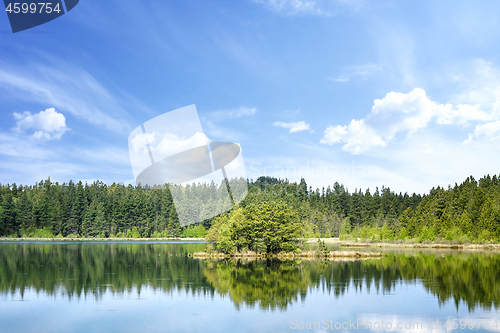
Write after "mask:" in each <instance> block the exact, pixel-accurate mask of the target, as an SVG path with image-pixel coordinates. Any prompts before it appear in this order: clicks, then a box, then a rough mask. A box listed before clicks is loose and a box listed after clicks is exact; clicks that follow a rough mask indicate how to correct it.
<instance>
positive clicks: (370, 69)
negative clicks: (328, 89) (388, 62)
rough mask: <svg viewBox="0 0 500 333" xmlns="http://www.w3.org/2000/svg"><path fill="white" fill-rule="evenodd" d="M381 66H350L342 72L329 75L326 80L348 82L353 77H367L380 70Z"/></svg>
mask: <svg viewBox="0 0 500 333" xmlns="http://www.w3.org/2000/svg"><path fill="white" fill-rule="evenodd" d="M382 68H383V66H382V65H381V64H372V63H368V64H363V65H358V66H352V67H350V68H347V69H345V70H344V71H343V73H342V74H341V75H339V76H337V77H329V78H328V80H331V81H334V82H348V81H350V80H351V79H353V78H356V77H358V78H360V79H362V80H366V79H368V78H369V77H370V76H372V75H374V74H375V73H377V72H380V71H382Z"/></svg>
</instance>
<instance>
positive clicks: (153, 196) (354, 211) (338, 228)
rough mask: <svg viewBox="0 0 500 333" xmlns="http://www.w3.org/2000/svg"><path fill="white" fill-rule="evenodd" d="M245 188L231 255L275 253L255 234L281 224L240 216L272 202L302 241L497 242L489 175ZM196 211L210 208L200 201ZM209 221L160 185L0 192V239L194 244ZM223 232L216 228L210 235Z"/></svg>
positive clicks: (42, 186) (233, 217)
mask: <svg viewBox="0 0 500 333" xmlns="http://www.w3.org/2000/svg"><path fill="white" fill-rule="evenodd" d="M215 186H217V185H216V184H210V185H189V186H187V187H185V188H184V189H181V190H182V191H183V195H185V196H186V198H187V197H189V196H193V195H201V196H203V195H205V196H206V193H212V192H214V191H215V192H217V190H216V188H215ZM212 187H214V188H212ZM248 187H249V188H248V196H247V197H246V198H245V200H243V202H241V203H240V205H241V207H240V208H242V209H243V211H241V212H238V208H235V209H233V210H232V211H231V212H228V213H227V216H226V218H227V221H226V223H229V225H230V228H236V229H237V232H235V234H236V235H237V236H234V237H233V236H231V237H233V238H234V239H233V238H231V237H230V241H232V242H234V244H235V247H236V250H238V249H244V248H248V249H249V248H255V247H256V246H257V245H258V246H263V244H264V243H268V245H269V247H270V249H271V248H272V249H273V250H272V251H275V250H274V248H275V247H276V246H275V245H273V244H275V243H276V241H275V239H276V237H278V238H279V236H276V235H275V234H276V232H275V231H271V233H269V232H268V231H266V232H264V231H263V229H262V228H263V226H265V227H266V228H269V230H275V229H276V228H277V226H278V225H279V222H277V221H275V220H272V219H271V220H269V221H268V220H265V219H262V218H261V217H258V218H257V217H255V218H254V217H252V216H251V214H249V213H248V212H249V211H251V210H252V209H253V210H254V211H255V212H257V210H256V209H255V208H252V207H256V206H259V205H261V204H269V205H271V206H276V205H278V204H279V203H284V204H286V205H287V206H288V207H291V208H292V209H293V211H294V212H295V213H296V216H297V220H298V222H300V225H301V227H300V232H301V234H300V237H321V238H323V237H340V238H341V239H352V238H362V239H369V240H373V241H384V240H393V239H416V240H418V241H432V240H440V239H441V240H443V239H444V240H446V241H449V242H460V243H463V242H483V243H484V242H494V241H498V240H500V179H499V178H498V177H497V176H493V177H490V176H485V177H483V178H481V179H480V180H479V181H476V180H475V179H474V178H473V177H469V178H467V179H466V180H465V181H464V182H463V183H462V184H460V185H457V184H455V186H454V187H449V188H448V189H444V188H441V187H438V188H433V189H431V190H430V192H429V193H428V194H426V195H424V196H420V195H417V194H412V195H408V194H406V193H405V194H401V193H399V194H396V193H394V192H392V191H391V190H390V189H389V188H386V187H382V188H381V189H380V190H379V188H376V189H375V191H374V192H373V193H371V192H370V190H369V189H366V191H364V192H363V191H361V190H360V189H355V190H354V191H353V192H349V191H348V190H347V189H346V188H345V187H344V186H343V185H340V184H338V183H335V184H333V185H332V186H328V187H327V188H322V189H316V190H313V189H312V188H310V187H309V188H308V186H307V183H306V182H305V180H304V179H301V181H300V183H291V182H289V181H288V180H280V179H276V178H272V177H260V178H259V179H257V180H255V181H250V182H249V183H248ZM217 193H218V192H217ZM217 195H219V194H217ZM204 199H205V201H207V200H206V199H207V198H204ZM215 199H217V198H215ZM215 199H214V200H215ZM205 201H204V202H205ZM208 201H210V199H209V200H208ZM208 201H207V202H208ZM194 208H195V209H200V210H203V211H207V210H209V209H210V207H209V206H207V205H205V204H201V203H200V206H199V207H194ZM261 208H262V209H263V210H264V211H266V210H268V209H267V208H266V209H264V208H263V207H261ZM257 213H258V212H257ZM257 215H258V214H257ZM257 215H256V216H257ZM220 218H222V217H220ZM216 220H217V219H216V218H212V219H208V220H206V221H203V222H202V223H201V224H200V225H197V226H194V225H192V226H190V227H187V228H182V227H181V226H180V223H179V219H178V217H177V212H176V210H175V207H174V204H173V199H172V195H171V193H170V190H169V189H168V188H143V187H139V186H136V187H134V186H132V185H128V186H124V185H123V184H112V185H109V186H108V185H106V184H104V183H102V182H99V181H96V182H94V183H92V184H83V183H82V182H81V181H79V182H78V183H73V182H72V181H70V182H69V183H67V184H66V183H64V184H59V183H57V182H56V183H53V182H51V180H50V178H49V179H47V180H45V181H41V182H39V183H37V184H35V185H34V186H29V187H28V186H17V185H15V184H12V185H0V237H18V236H22V235H24V236H26V237H33V236H29V235H35V234H37V232H36V231H35V230H43V229H44V228H48V229H46V230H50V231H51V233H53V234H56V235H59V234H61V235H62V236H64V237H68V236H69V235H81V236H82V237H103V236H104V237H111V236H112V235H116V237H118V235H122V236H124V235H126V236H127V237H130V238H132V237H134V236H133V235H132V230H133V228H134V227H135V228H136V231H137V233H138V234H139V235H140V236H142V237H154V236H159V235H161V236H162V237H181V236H184V237H200V236H201V237H202V235H203V230H202V228H203V229H205V230H206V229H208V228H209V227H210V226H212V225H213V224H215V221H216ZM247 220H248V221H247ZM193 221H194V220H193ZM221 226H222V225H221V221H219V226H218V228H221ZM250 226H251V228H254V227H255V228H257V229H256V230H257V231H256V232H257V233H256V234H252V232H251V230H250V229H251V228H250ZM259 228H260V229H259ZM266 230H267V229H266ZM42 233H43V232H42ZM259 233H260V234H259ZM273 233H274V234H273ZM135 236H137V234H136V235H135ZM257 236H258V237H257ZM253 239H258V241H252V240H253ZM266 247H267V245H266ZM285 247H287V246H285ZM292 247H293V246H292Z"/></svg>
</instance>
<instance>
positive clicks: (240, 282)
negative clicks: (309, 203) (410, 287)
mask: <svg viewBox="0 0 500 333" xmlns="http://www.w3.org/2000/svg"><path fill="white" fill-rule="evenodd" d="M204 247H205V245H204V244H130V243H128V244H125V243H68V244H46V243H38V244H36V243H27V244H26V243H23V244H5V243H4V244H0V292H1V293H2V294H8V293H12V294H14V293H19V294H21V296H22V295H24V293H25V292H26V290H29V289H31V290H35V291H36V292H41V293H46V294H49V295H63V296H64V297H68V298H73V297H81V296H82V295H85V296H87V295H94V296H95V297H96V298H100V297H101V296H102V295H103V294H104V293H105V292H111V293H113V294H115V293H118V294H122V293H131V292H133V291H135V290H136V291H137V292H138V293H140V292H141V289H142V288H145V287H147V288H151V289H153V290H155V291H161V292H167V293H168V292H173V291H182V292H185V293H187V294H193V295H205V296H206V297H213V296H214V295H215V294H219V295H222V296H229V297H230V299H231V300H232V301H233V303H234V305H235V306H236V308H238V309H239V308H240V307H241V306H242V305H246V306H250V307H255V306H258V307H260V308H261V309H270V310H275V309H280V310H285V309H286V308H287V307H288V306H289V305H290V304H293V303H296V302H298V301H299V299H300V300H301V301H303V300H304V299H305V298H306V295H307V293H308V292H309V291H311V290H313V289H314V290H318V291H320V292H323V293H325V294H329V295H332V296H334V297H336V298H338V297H341V296H342V295H344V294H345V293H346V292H347V291H348V290H349V288H354V289H355V290H356V291H358V292H365V291H366V292H370V293H371V292H376V293H391V292H394V288H395V287H396V285H398V284H401V283H402V284H404V283H412V284H414V283H415V282H417V283H421V284H422V285H423V286H424V287H425V288H426V290H427V291H429V292H430V293H432V294H433V295H434V296H435V297H436V298H437V300H438V301H439V302H440V304H443V303H444V302H447V301H449V300H452V301H453V302H454V303H455V304H456V306H457V307H458V306H459V305H460V303H461V302H463V303H464V304H465V305H466V306H467V307H468V308H469V310H473V309H474V308H475V307H477V306H480V307H482V308H486V309H490V308H495V309H498V308H499V307H500V279H499V277H500V276H499V275H500V255H499V254H496V253H459V252H456V253H454V254H453V255H447V256H442V255H441V254H440V253H437V252H436V253H433V252H429V253H422V252H417V251H414V252H411V253H404V254H394V253H386V254H385V256H384V258H382V259H378V260H377V259H370V260H362V261H347V262H338V261H323V260H310V261H305V260H304V261H299V260H295V261H283V262H281V261H279V260H254V261H246V262H245V261H241V260H240V261H233V260H219V261H214V260H198V259H193V258H190V257H188V256H187V255H186V254H187V253H192V252H195V251H201V250H204Z"/></svg>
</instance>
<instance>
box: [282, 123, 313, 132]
mask: <svg viewBox="0 0 500 333" xmlns="http://www.w3.org/2000/svg"><path fill="white" fill-rule="evenodd" d="M273 126H277V127H283V128H287V129H290V133H295V132H300V131H310V130H311V129H310V128H309V126H310V125H309V124H306V123H305V121H298V122H296V123H283V122H281V121H277V122H274V123H273Z"/></svg>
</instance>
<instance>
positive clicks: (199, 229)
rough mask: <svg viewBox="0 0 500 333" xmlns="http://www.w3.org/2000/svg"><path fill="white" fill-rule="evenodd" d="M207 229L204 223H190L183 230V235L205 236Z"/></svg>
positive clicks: (192, 236)
mask: <svg viewBox="0 0 500 333" xmlns="http://www.w3.org/2000/svg"><path fill="white" fill-rule="evenodd" d="M205 233H206V230H205V228H203V226H202V225H200V224H199V225H190V226H187V227H186V228H184V230H183V231H182V237H188V238H203V237H205Z"/></svg>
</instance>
